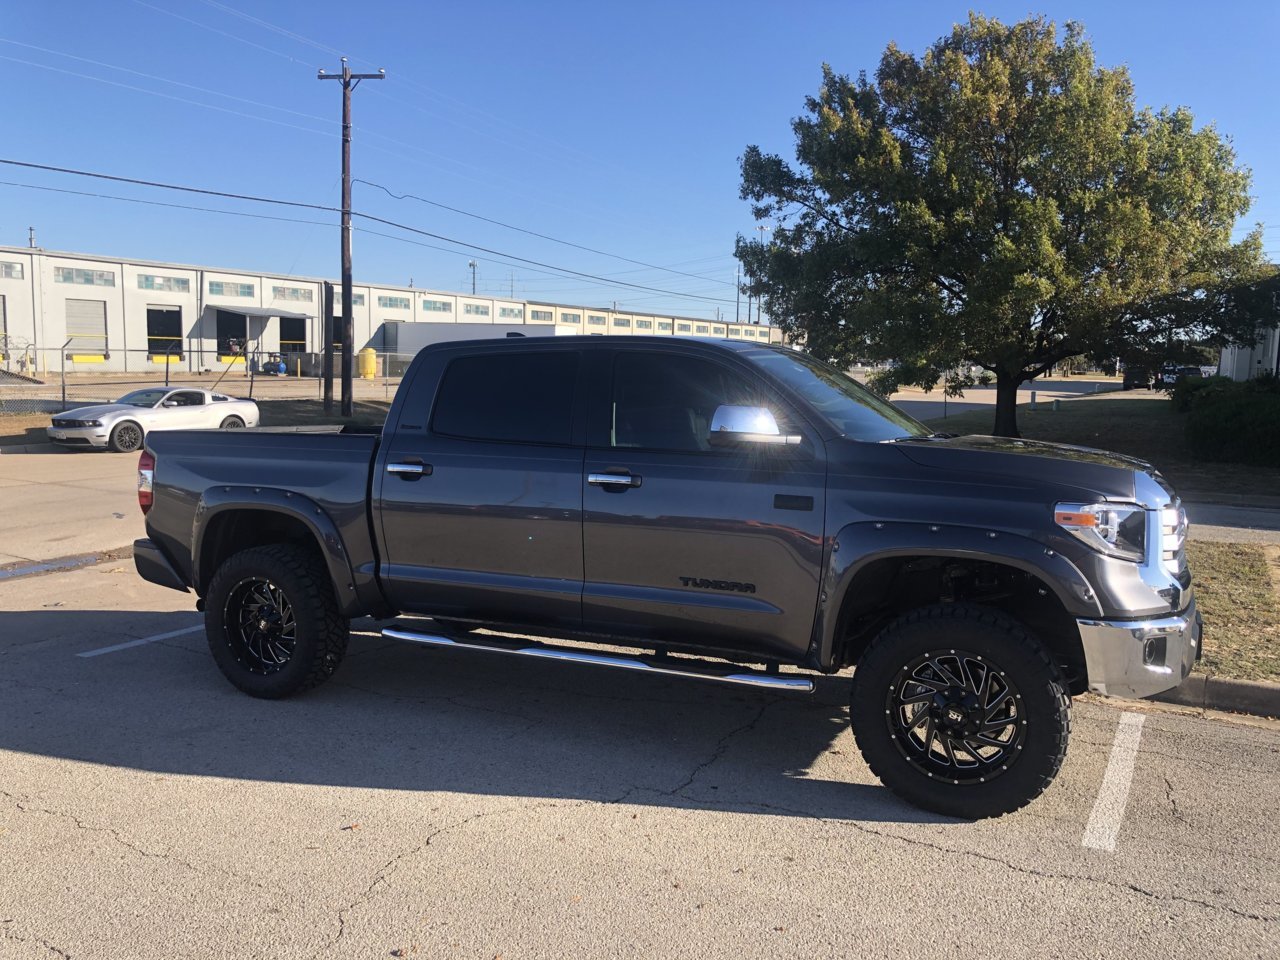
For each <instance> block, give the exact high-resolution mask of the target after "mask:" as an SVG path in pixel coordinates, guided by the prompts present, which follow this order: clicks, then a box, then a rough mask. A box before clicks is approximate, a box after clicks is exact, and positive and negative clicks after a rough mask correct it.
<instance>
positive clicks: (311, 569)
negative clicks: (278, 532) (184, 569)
mask: <svg viewBox="0 0 1280 960" xmlns="http://www.w3.org/2000/svg"><path fill="white" fill-rule="evenodd" d="M204 600H205V634H206V636H207V637H208V640H209V650H210V651H211V652H212V653H213V659H214V662H215V663H217V665H218V669H220V670H221V671H222V673H223V676H225V677H226V678H227V679H228V680H230V681H231V683H232V684H234V685H235V686H236V687H238V688H239V689H241V690H243V691H244V692H245V693H247V694H250V695H251V696H255V697H263V698H266V699H272V700H274V699H279V698H281V697H288V696H291V695H292V694H295V693H301V692H302V691H304V690H309V689H311V688H312V687H315V686H317V685H319V684H321V683H323V682H324V681H325V680H327V679H329V677H331V676H332V675H333V673H334V671H335V670H337V669H338V664H340V663H341V662H342V658H343V656H344V655H345V654H346V652H347V641H348V639H349V637H350V624H349V623H348V622H347V620H346V619H344V618H343V616H342V614H341V613H340V612H339V610H338V603H337V600H336V599H335V597H334V595H333V588H332V587H331V586H330V577H329V572H328V570H326V569H325V567H324V564H323V563H321V562H320V559H319V558H318V557H316V556H315V554H314V553H312V552H311V551H309V550H305V549H303V548H301V547H298V546H294V545H290V544H273V545H271V546H266V547H251V548H249V549H248V550H241V551H240V552H239V553H237V554H235V555H233V556H231V557H229V558H228V559H227V560H226V561H225V562H224V563H223V564H222V566H220V567H219V568H218V570H217V572H216V573H215V574H214V575H213V579H212V580H211V581H210V583H209V589H208V592H207V593H206V595H205V598H204Z"/></svg>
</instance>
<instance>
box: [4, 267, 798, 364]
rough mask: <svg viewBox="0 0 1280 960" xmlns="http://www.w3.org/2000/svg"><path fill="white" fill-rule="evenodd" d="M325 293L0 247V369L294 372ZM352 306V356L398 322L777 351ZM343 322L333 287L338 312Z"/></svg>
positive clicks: (566, 317) (599, 317) (431, 301)
mask: <svg viewBox="0 0 1280 960" xmlns="http://www.w3.org/2000/svg"><path fill="white" fill-rule="evenodd" d="M323 290H324V281H323V280H321V279H317V278H311V277H288V276H281V275H278V274H266V273H246V272H243V271H236V270H222V269H215V268H212V267H196V266H191V265H188V264H176V263H157V262H152V261H145V260H125V259H121V258H117V257H99V256H92V255H89V254H83V253H60V252H54V251H49V250H41V249H29V248H25V247H0V360H2V361H3V362H4V364H5V365H6V366H8V367H9V368H10V369H14V367H15V365H17V366H18V367H19V368H21V369H31V370H33V371H36V372H40V371H50V370H58V369H60V368H62V366H63V365H64V364H65V368H66V369H67V370H68V371H76V370H79V371H85V370H112V371H139V372H140V371H146V370H162V369H164V365H165V364H166V363H167V364H170V365H172V366H174V367H175V368H180V369H183V370H190V371H199V370H205V369H215V368H217V367H219V366H226V365H228V364H231V365H234V364H238V363H245V362H248V363H255V362H257V361H258V360H259V359H265V357H266V355H267V354H271V353H279V354H281V355H282V357H283V358H284V359H285V360H286V362H287V363H288V366H289V368H290V371H291V372H292V370H293V369H294V368H295V365H296V364H298V363H301V362H302V360H303V358H305V357H307V356H308V355H314V354H318V353H320V352H321V351H322V350H323V346H322V339H323V324H322V320H321V318H322V316H323V295H324V294H323ZM352 297H353V304H352V308H353V314H354V316H353V322H354V325H355V348H356V349H357V350H360V349H362V348H364V347H366V346H372V347H374V348H380V347H382V345H383V341H382V331H383V327H384V325H385V324H388V323H396V322H411V323H502V324H535V325H540V326H553V327H554V328H555V332H556V333H557V334H605V333H608V334H614V335H617V334H633V335H645V334H653V335H660V336H668V335H669V336H692V337H713V338H715V337H719V338H733V339H743V340H758V341H759V342H761V343H780V342H781V341H782V336H781V331H779V330H777V329H775V328H773V327H769V326H767V325H755V324H741V323H731V322H726V321H719V322H717V321H712V320H706V319H696V318H691V317H678V316H666V315H658V314H648V313H633V312H630V311H627V312H622V311H613V310H608V309H604V308H601V307H589V306H585V305H574V304H559V303H538V302H534V301H529V300H510V299H503V298H495V297H486V296H472V295H469V294H465V293H453V292H446V291H438V290H423V289H416V288H413V287H390V286H375V285H370V284H353V285H352ZM341 311H342V291H341V288H340V287H338V286H337V285H336V284H335V291H334V312H335V314H340V313H341ZM335 329H340V327H338V325H337V324H335ZM291 360H292V361H293V362H290V361H291Z"/></svg>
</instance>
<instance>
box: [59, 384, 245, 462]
mask: <svg viewBox="0 0 1280 960" xmlns="http://www.w3.org/2000/svg"><path fill="white" fill-rule="evenodd" d="M258 420H259V418H258V405H257V404H256V403H254V402H253V401H252V400H238V399H236V398H235V397H228V396H226V395H225V394H221V393H214V392H213V391H212V390H201V389H199V388H197V387H147V388H145V389H143V390H134V391H133V392H132V393H126V394H125V395H124V396H123V397H121V398H120V399H119V400H117V401H115V403H102V404H97V405H95V406H89V407H76V408H75V409H74V410H67V411H65V412H63V413H59V414H55V415H54V417H53V423H52V425H51V426H49V427H48V428H46V430H45V433H46V434H48V437H49V439H50V441H52V442H53V443H55V444H57V445H58V446H62V447H99V448H100V447H108V448H110V449H112V450H114V451H116V452H117V453H131V452H133V451H135V450H138V449H140V448H141V447H142V443H143V440H144V439H145V437H146V435H147V434H148V433H149V432H151V431H152V430H237V429H240V428H242V427H256V426H257V425H258Z"/></svg>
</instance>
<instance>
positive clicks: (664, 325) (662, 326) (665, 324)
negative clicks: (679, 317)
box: [658, 320, 671, 332]
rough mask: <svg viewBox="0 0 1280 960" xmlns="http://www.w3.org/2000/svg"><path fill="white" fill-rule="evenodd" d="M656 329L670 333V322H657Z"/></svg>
mask: <svg viewBox="0 0 1280 960" xmlns="http://www.w3.org/2000/svg"><path fill="white" fill-rule="evenodd" d="M658 329H659V330H666V331H668V332H670V330H671V321H670V320H659V321H658Z"/></svg>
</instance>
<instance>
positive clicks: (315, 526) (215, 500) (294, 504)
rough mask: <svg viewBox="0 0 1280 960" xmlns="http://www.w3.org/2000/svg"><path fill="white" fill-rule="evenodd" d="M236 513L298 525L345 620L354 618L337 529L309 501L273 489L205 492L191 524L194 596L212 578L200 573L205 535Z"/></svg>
mask: <svg viewBox="0 0 1280 960" xmlns="http://www.w3.org/2000/svg"><path fill="white" fill-rule="evenodd" d="M237 510H255V511H260V510H265V511H268V512H270V513H279V514H283V515H285V516H288V517H292V518H293V519H295V520H299V521H301V522H302V524H303V525H304V526H305V527H306V528H307V529H308V530H309V531H310V532H311V535H312V537H314V538H315V541H316V546H317V547H318V548H319V550H320V556H321V558H322V559H323V560H324V563H325V566H326V567H327V568H328V570H329V579H330V580H331V581H332V583H333V591H334V595H335V596H336V597H337V599H338V607H339V608H340V609H341V610H342V611H343V613H344V614H346V615H347V616H351V615H352V614H353V611H354V610H355V608H356V607H358V600H357V596H356V588H355V576H354V574H353V572H352V569H351V563H350V561H349V559H348V557H347V551H346V548H345V547H344V546H343V543H342V537H341V536H340V535H339V533H338V527H337V525H336V524H335V523H334V522H333V520H332V518H330V516H329V515H328V514H327V513H325V511H324V510H323V509H322V508H321V507H320V506H319V504H317V503H316V502H315V501H314V500H312V499H311V498H310V497H305V496H303V495H302V494H299V493H294V492H293V491H291V490H281V489H279V488H276V487H247V486H216V487H211V488H209V489H208V490H205V491H204V493H203V494H202V495H201V497H200V501H199V503H197V504H196V512H195V516H194V517H193V518H192V521H191V581H192V583H193V584H194V585H195V587H196V590H197V592H199V593H201V595H203V592H204V587H205V585H206V584H208V582H209V579H210V578H211V577H212V576H213V571H212V570H202V569H201V567H202V563H201V557H202V555H203V553H204V537H205V534H206V533H207V532H208V530H209V528H210V524H211V523H212V521H213V520H214V519H215V518H216V517H218V516H221V515H222V514H224V513H233V512H235V511H237Z"/></svg>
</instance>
